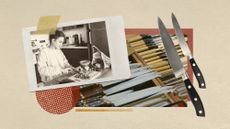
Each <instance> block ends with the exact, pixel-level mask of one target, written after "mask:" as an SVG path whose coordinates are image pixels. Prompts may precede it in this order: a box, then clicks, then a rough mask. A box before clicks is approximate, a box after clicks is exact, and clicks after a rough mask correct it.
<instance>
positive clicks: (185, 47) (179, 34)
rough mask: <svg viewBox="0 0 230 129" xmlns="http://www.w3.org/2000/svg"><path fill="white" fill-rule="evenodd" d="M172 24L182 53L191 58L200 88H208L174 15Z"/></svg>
mask: <svg viewBox="0 0 230 129" xmlns="http://www.w3.org/2000/svg"><path fill="white" fill-rule="evenodd" d="M172 23H173V27H174V29H175V32H176V36H177V38H178V40H179V44H180V47H181V49H182V52H183V54H184V55H186V56H188V58H189V62H190V64H191V66H192V70H193V73H194V74H195V77H196V79H197V81H198V84H199V87H200V88H206V84H205V80H204V77H203V74H202V73H201V71H200V68H199V67H198V65H197V63H196V61H195V59H194V58H193V56H192V54H191V51H190V50H189V47H188V45H187V43H186V41H185V38H184V34H183V32H182V30H181V28H180V25H179V23H178V21H177V19H176V17H175V15H174V14H173V13H172Z"/></svg>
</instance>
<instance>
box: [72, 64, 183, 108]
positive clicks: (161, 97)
mask: <svg viewBox="0 0 230 129" xmlns="http://www.w3.org/2000/svg"><path fill="white" fill-rule="evenodd" d="M130 69H131V77H130V78H129V79H124V80H116V81H109V82H103V83H100V84H94V85H85V86H81V99H80V101H78V103H77V106H83V107H112V106H115V107H166V106H175V105H176V104H177V105H179V104H180V105H181V104H182V105H183V106H186V103H185V102H184V101H179V100H175V99H172V98H171V97H170V95H169V94H171V93H174V92H175V91H176V90H177V89H176V88H177V87H175V86H156V84H155V83H154V81H153V80H154V79H156V78H159V77H160V76H161V75H160V73H158V72H155V71H153V70H152V69H151V68H149V67H148V66H143V65H142V64H140V63H132V64H130Z"/></svg>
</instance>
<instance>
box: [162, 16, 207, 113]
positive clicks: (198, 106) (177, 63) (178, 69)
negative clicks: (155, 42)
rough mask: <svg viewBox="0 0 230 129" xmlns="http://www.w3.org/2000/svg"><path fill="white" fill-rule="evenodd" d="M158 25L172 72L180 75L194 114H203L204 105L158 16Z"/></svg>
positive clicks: (177, 75)
mask: <svg viewBox="0 0 230 129" xmlns="http://www.w3.org/2000/svg"><path fill="white" fill-rule="evenodd" d="M158 26H159V29H160V36H161V38H162V41H163V44H164V47H165V51H166V55H167V57H168V61H169V64H170V66H171V67H172V69H173V72H174V74H175V76H176V77H180V76H181V77H182V79H183V81H184V83H185V86H186V89H187V90H188V94H189V96H190V99H191V101H192V103H193V105H194V107H195V110H196V114H197V116H205V112H204V107H203V104H202V101H201V99H200V97H199V95H198V93H197V92H196V89H195V88H194V86H193V85H192V83H191V81H190V80H189V78H188V75H187V73H186V71H185V69H184V67H183V64H182V62H181V60H180V57H179V55H178V53H177V51H176V49H175V47H174V44H173V41H172V39H171V38H170V36H169V34H168V32H167V29H166V27H165V25H164V23H163V22H162V21H161V19H160V18H158Z"/></svg>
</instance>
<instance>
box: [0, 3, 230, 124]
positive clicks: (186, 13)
mask: <svg viewBox="0 0 230 129" xmlns="http://www.w3.org/2000/svg"><path fill="white" fill-rule="evenodd" d="M229 5H230V1H229V0H115V1H114V0H68V1H55V0H45V1H44V0H36V1H35V0H34V1H33V0H20V1H15V0H1V1H0V9H1V11H0V19H1V20H0V24H1V29H0V35H1V38H0V43H1V48H0V59H1V64H0V66H1V67H0V71H1V74H0V78H1V79H0V86H1V90H0V102H1V106H0V114H1V116H0V123H1V124H0V128H1V129H230V123H229V121H230V115H229V114H230V94H229V93H230V79H229V73H230V69H229V66H230V60H229V57H228V55H229V53H230V43H229V37H230V9H229ZM171 12H174V14H175V15H176V17H177V19H178V21H179V22H180V24H181V26H182V27H188V28H193V29H194V57H195V59H196V61H197V63H198V64H199V65H200V68H201V69H202V72H203V74H204V76H205V79H206V82H207V90H200V89H199V90H198V92H199V94H200V96H201V97H202V100H203V102H204V106H205V109H206V117H205V118H198V117H196V116H195V112H194V109H193V107H192V104H191V103H189V107H188V108H136V109H134V110H133V111H132V112H79V113H77V112H75V110H72V111H71V112H69V113H67V114H64V115H60V116H58V115H51V114H49V113H47V112H45V111H44V110H43V109H41V108H40V107H39V105H38V103H37V102H36V98H35V95H34V94H31V93H28V84H27V76H26V66H25V61H24V51H23V43H22V32H21V29H22V28H23V27H28V26H36V23H37V19H38V18H39V17H40V16H45V15H60V16H61V17H62V19H61V21H60V22H67V21H71V20H72V21H75V20H80V19H85V18H92V17H101V16H111V15H123V16H124V20H125V25H126V27H128V28H150V27H154V28H156V27H157V17H158V16H160V17H161V18H162V20H163V21H164V22H165V24H166V25H167V27H170V28H172V23H171V18H170V15H171ZM195 86H196V88H197V87H198V85H197V83H195Z"/></svg>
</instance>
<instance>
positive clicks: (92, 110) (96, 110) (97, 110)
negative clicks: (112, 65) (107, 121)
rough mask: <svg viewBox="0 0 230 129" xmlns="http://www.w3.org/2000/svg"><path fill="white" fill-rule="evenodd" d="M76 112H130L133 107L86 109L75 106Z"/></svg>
mask: <svg viewBox="0 0 230 129" xmlns="http://www.w3.org/2000/svg"><path fill="white" fill-rule="evenodd" d="M75 111H76V112H131V111H133V109H129V108H128V109H103V108H99V109H98V108H96V109H89V108H88V109H87V108H77V109H75Z"/></svg>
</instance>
